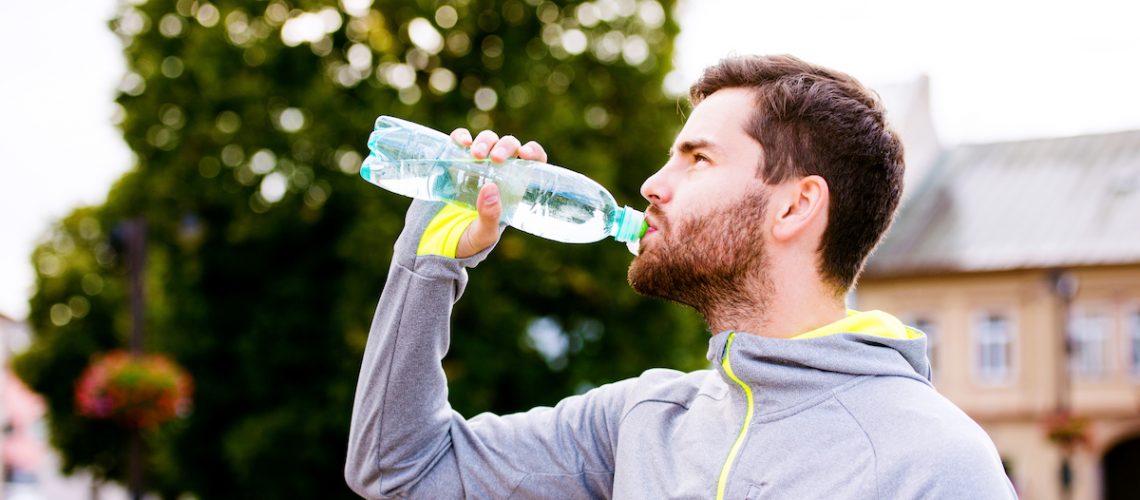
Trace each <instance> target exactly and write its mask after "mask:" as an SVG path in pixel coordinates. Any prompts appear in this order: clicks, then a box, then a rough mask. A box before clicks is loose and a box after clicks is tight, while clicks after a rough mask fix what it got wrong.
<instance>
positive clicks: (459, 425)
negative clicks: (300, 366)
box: [345, 201, 629, 498]
mask: <svg viewBox="0 0 1140 500" xmlns="http://www.w3.org/2000/svg"><path fill="white" fill-rule="evenodd" d="M441 207H442V205H441V204H438V203H426V202H421V201H416V202H414V203H413V205H412V207H411V209H409V212H408V216H407V221H406V225H405V228H404V232H403V233H402V234H401V235H400V238H399V239H398V240H397V242H396V250H395V254H394V256H393V260H392V264H391V268H390V270H389V273H388V280H387V283H386V284H385V286H384V291H383V293H382V295H381V297H380V303H379V305H378V306H377V309H376V315H375V318H374V319H373V322H372V327H371V331H370V333H369V337H368V344H367V346H366V348H365V352H364V361H363V363H362V366H361V369H360V376H359V379H358V381H357V387H356V398H355V402H354V406H353V411H352V423H351V430H350V434H349V443H348V458H347V462H346V465H345V478H346V480H347V482H348V484H349V486H350V487H351V488H352V489H353V490H354V491H356V492H357V493H358V494H360V495H362V496H364V497H367V498H402V497H414V498H463V497H469V498H472V497H473V498H507V497H510V496H511V495H513V494H514V495H518V494H524V496H542V495H543V494H549V493H550V492H551V491H558V492H559V496H560V497H562V498H605V497H609V495H610V491H611V489H612V481H613V456H614V454H613V444H614V443H616V440H617V434H616V433H617V422H618V419H619V418H620V412H621V408H622V405H623V404H624V399H625V396H624V394H625V392H626V391H627V390H628V389H627V387H628V386H629V384H628V383H618V384H613V385H609V386H603V387H599V388H598V389H595V390H593V391H591V392H589V393H587V394H585V395H582V396H575V397H571V398H567V399H566V400H564V401H562V402H561V403H559V404H558V405H557V406H556V407H554V408H537V409H534V410H531V411H530V412H527V413H521V414H515V415H508V416H497V415H493V414H489V413H485V414H481V415H479V416H477V417H475V418H473V419H471V420H470V421H468V420H465V419H464V418H463V417H462V416H460V415H459V414H458V413H456V412H455V411H453V410H452V409H451V407H450V405H449V404H448V402H447V380H446V378H445V375H444V372H443V368H442V365H441V363H440V360H441V359H442V358H443V356H444V355H445V354H446V353H447V349H448V343H449V338H450V337H449V324H450V319H451V310H452V305H453V304H454V303H455V301H456V300H458V298H459V296H460V295H461V294H462V293H463V289H464V286H465V284H466V282H467V273H466V270H465V269H464V267H474V266H475V265H476V264H478V263H479V262H480V261H482V260H483V259H484V258H485V257H486V256H487V254H488V253H490V251H491V249H487V250H484V251H483V252H481V253H479V254H477V255H475V256H472V257H469V258H466V259H454V258H449V257H446V256H441V255H417V248H419V247H420V246H422V245H421V241H422V240H423V239H424V238H422V237H421V235H422V234H423V232H424V228H425V227H428V225H429V223H431V222H432V220H433V218H434V217H435V215H436V214H437V213H439V211H440V208H441ZM528 491H529V492H530V495H526V493H527V492H528Z"/></svg>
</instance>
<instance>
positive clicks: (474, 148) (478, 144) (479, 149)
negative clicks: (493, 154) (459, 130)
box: [471, 130, 499, 160]
mask: <svg viewBox="0 0 1140 500" xmlns="http://www.w3.org/2000/svg"><path fill="white" fill-rule="evenodd" d="M496 142H499V135H498V134H496V133H494V132H492V131H490V130H484V131H482V132H479V135H477V136H475V141H474V142H472V143H471V156H474V157H475V158H478V159H480V160H482V159H484V158H486V157H487V153H489V152H490V151H491V147H492V146H494V145H495V143H496Z"/></svg>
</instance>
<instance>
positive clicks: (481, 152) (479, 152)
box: [471, 144, 487, 156]
mask: <svg viewBox="0 0 1140 500" xmlns="http://www.w3.org/2000/svg"><path fill="white" fill-rule="evenodd" d="M471 154H473V155H475V156H486V155H487V145H486V144H479V145H478V146H475V147H473V148H471Z"/></svg>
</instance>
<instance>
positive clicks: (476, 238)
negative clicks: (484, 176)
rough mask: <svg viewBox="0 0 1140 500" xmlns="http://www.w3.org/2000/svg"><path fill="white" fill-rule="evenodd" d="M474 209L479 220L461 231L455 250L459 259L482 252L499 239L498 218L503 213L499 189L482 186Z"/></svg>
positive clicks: (489, 184) (491, 185)
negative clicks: (461, 234)
mask: <svg viewBox="0 0 1140 500" xmlns="http://www.w3.org/2000/svg"><path fill="white" fill-rule="evenodd" d="M475 207H476V210H477V211H478V213H479V218H477V219H475V222H472V223H471V225H470V226H467V229H466V230H464V231H463V236H462V237H460V239H459V246H458V248H456V249H455V256H456V257H458V258H461V259H462V258H466V257H470V256H472V255H475V254H477V253H479V252H482V251H483V250H485V249H486V248H487V247H489V246H491V245H493V244H494V243H495V241H496V240H498V239H499V217H500V216H501V215H502V213H503V207H502V203H501V202H500V200H499V187H498V186H496V185H495V184H494V183H488V184H486V185H484V186H483V188H482V189H480V190H479V198H478V200H477V201H476V203H475Z"/></svg>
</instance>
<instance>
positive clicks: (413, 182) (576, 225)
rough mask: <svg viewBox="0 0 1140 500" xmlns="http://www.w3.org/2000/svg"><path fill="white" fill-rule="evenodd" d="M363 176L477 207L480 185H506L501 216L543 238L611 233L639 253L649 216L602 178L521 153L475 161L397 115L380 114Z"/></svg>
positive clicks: (409, 192)
mask: <svg viewBox="0 0 1140 500" xmlns="http://www.w3.org/2000/svg"><path fill="white" fill-rule="evenodd" d="M368 148H369V154H368V157H367V158H365V160H364V164H363V165H362V166H361V167H360V176H361V177H363V178H364V179H365V180H367V181H368V182H371V183H372V184H375V185H377V186H380V187H382V188H384V189H387V190H389V191H392V192H395V193H399V194H402V195H404V196H410V197H412V198H419V199H424V200H432V201H447V202H452V203H457V204H459V205H463V206H466V207H468V208H472V209H474V208H475V202H476V200H477V199H478V196H479V189H480V188H481V187H483V185H484V184H486V183H488V182H494V183H495V184H496V185H498V187H499V198H500V200H501V201H502V207H503V215H502V218H501V221H502V222H503V223H505V224H509V225H511V226H514V227H515V228H518V229H520V230H523V231H526V232H528V233H531V234H534V235H536V236H541V237H543V238H547V239H552V240H556V241H562V242H566V243H588V242H593V241H598V240H601V239H603V238H606V237H607V236H608V237H612V238H614V239H616V240H617V241H620V242H624V243H626V244H627V246H628V247H629V249H630V251H631V252H633V253H634V254H637V249H638V248H639V244H640V243H639V240H640V239H641V236H642V235H643V234H645V228H646V227H647V224H646V222H645V215H644V214H642V213H641V212H639V211H637V210H635V209H633V208H630V207H628V206H626V207H619V206H618V204H617V202H615V201H614V197H613V195H611V194H610V193H609V191H606V189H605V188H603V187H602V186H601V185H600V184H598V183H597V182H594V181H593V180H592V179H590V178H588V177H586V176H584V175H582V174H579V173H577V172H574V171H571V170H567V169H564V168H561V167H556V166H554V165H550V164H546V163H542V162H537V161H531V160H522V159H517V158H516V159H510V160H507V161H506V162H504V163H501V164H492V163H491V161H490V160H476V159H474V158H472V157H471V153H470V152H469V151H468V150H467V149H466V148H464V147H462V146H459V145H458V144H456V143H455V142H454V141H452V140H451V138H450V137H448V136H447V135H446V134H444V133H442V132H439V131H436V130H433V129H430V128H428V127H424V126H422V125H418V124H415V123H411V122H408V121H405V120H401V119H398V118H392V117H390V116H381V117H380V118H378V119H377V120H376V128H375V130H374V131H373V132H372V135H371V136H370V137H369V138H368Z"/></svg>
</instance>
